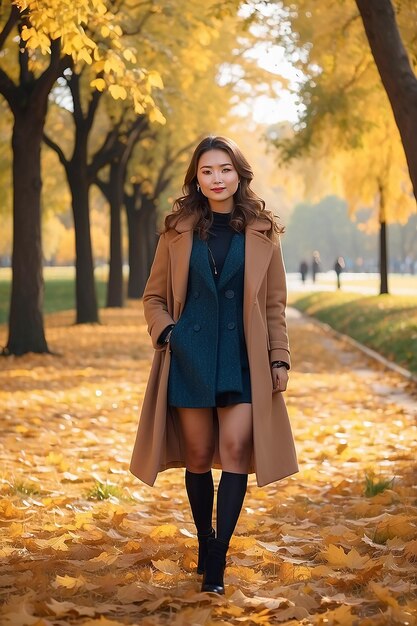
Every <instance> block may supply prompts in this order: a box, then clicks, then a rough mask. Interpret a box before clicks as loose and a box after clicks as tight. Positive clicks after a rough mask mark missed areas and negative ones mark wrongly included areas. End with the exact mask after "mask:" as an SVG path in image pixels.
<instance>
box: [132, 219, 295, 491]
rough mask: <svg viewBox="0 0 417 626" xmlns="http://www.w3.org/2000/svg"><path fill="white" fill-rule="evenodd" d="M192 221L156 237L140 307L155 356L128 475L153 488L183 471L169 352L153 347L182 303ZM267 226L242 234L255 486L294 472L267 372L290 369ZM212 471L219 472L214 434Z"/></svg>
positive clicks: (282, 289)
mask: <svg viewBox="0 0 417 626" xmlns="http://www.w3.org/2000/svg"><path fill="white" fill-rule="evenodd" d="M193 226H194V216H189V217H187V218H184V219H182V220H179V221H178V222H177V224H176V226H175V228H173V229H171V230H169V231H168V232H166V233H164V234H162V235H161V237H160V239H159V242H158V247H157V250H156V253H155V259H154V262H153V265H152V268H151V273H150V276H149V279H148V282H147V284H146V288H145V292H144V296H143V304H144V313H145V318H146V321H147V324H148V331H149V334H150V336H151V339H152V344H153V346H154V348H155V355H154V359H153V363H152V368H151V372H150V375H149V380H148V385H147V388H146V392H145V397H144V401H143V405H142V411H141V415H140V420H139V427H138V431H137V436H136V442H135V446H134V449H133V454H132V460H131V464H130V471H131V472H132V473H133V474H134V475H135V476H137V477H138V478H139V479H140V480H142V481H143V482H145V483H147V484H148V485H153V484H154V482H155V479H156V477H157V474H158V472H160V471H163V470H165V469H168V468H172V467H185V461H184V452H183V450H184V442H183V440H182V436H181V429H180V424H179V421H178V417H177V414H176V410H175V408H173V407H170V406H169V405H168V403H167V387H168V375H169V367H170V358H171V354H170V349H169V344H167V345H164V346H159V345H158V343H157V340H158V338H159V336H160V334H161V332H162V331H163V330H164V329H165V328H166V326H168V324H172V323H175V322H176V321H177V320H178V319H179V317H180V315H181V312H182V310H183V308H184V305H185V301H186V296H187V282H188V268H189V261H190V256H191V249H192V242H193ZM269 227H270V225H269V222H267V221H266V220H263V219H257V220H256V221H255V222H253V223H252V224H250V225H248V226H247V227H246V230H245V276H244V299H243V325H244V333H245V340H246V347H247V351H248V359H249V369H250V377H251V389H252V414H253V451H252V459H251V466H250V470H249V472H250V473H253V472H256V479H257V484H258V485H259V486H263V485H266V484H268V483H271V482H274V481H276V480H280V479H281V478H285V477H286V476H289V475H291V474H294V473H295V472H297V471H298V466H297V458H296V452H295V447H294V440H293V436H292V432H291V427H290V423H289V419H288V414H287V409H286V407H285V403H284V399H283V396H282V393H280V392H274V391H273V385H272V376H271V369H270V364H271V362H272V361H277V360H282V361H285V362H287V363H290V355H289V346H288V335H287V327H286V321H285V306H286V281H285V270H284V264H283V260H282V254H281V247H280V244H279V241H278V242H272V241H271V240H270V239H269V238H268V237H267V236H266V234H265V232H266V231H267V230H268V229H269ZM213 467H215V468H221V460H220V456H219V446H218V429H216V446H215V453H214V457H213Z"/></svg>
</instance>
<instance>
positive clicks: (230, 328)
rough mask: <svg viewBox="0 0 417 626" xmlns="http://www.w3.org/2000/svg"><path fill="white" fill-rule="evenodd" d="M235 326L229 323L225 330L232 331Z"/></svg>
mask: <svg viewBox="0 0 417 626" xmlns="http://www.w3.org/2000/svg"><path fill="white" fill-rule="evenodd" d="M235 326H236V324H235V323H234V322H229V323H228V325H227V328H228V329H229V330H233V329H234V327H235Z"/></svg>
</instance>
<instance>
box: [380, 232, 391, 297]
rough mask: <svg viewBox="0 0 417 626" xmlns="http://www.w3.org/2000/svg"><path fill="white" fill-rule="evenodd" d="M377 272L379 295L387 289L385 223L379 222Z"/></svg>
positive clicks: (386, 291)
mask: <svg viewBox="0 0 417 626" xmlns="http://www.w3.org/2000/svg"><path fill="white" fill-rule="evenodd" d="M379 272H380V276H381V283H380V290H379V293H380V295H382V294H384V293H389V291H388V253H387V223H386V222H385V221H384V222H381V223H380V229H379Z"/></svg>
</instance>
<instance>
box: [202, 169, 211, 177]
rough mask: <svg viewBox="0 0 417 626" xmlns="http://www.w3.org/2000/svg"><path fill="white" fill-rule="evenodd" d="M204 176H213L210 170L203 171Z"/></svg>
mask: <svg viewBox="0 0 417 626" xmlns="http://www.w3.org/2000/svg"><path fill="white" fill-rule="evenodd" d="M203 174H207V176H209V175H210V174H211V172H210V170H205V171H203Z"/></svg>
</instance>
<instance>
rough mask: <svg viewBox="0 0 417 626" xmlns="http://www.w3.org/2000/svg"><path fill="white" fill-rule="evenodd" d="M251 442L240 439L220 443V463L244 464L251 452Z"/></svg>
mask: <svg viewBox="0 0 417 626" xmlns="http://www.w3.org/2000/svg"><path fill="white" fill-rule="evenodd" d="M250 444H251V442H250V441H249V440H248V441H247V440H245V439H243V440H241V439H232V438H231V439H226V440H224V441H221V442H220V452H221V456H222V457H223V458H222V461H223V462H224V460H226V459H227V460H228V461H231V462H232V463H237V464H241V463H246V462H247V460H248V456H249V455H250V452H251V445H250Z"/></svg>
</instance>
